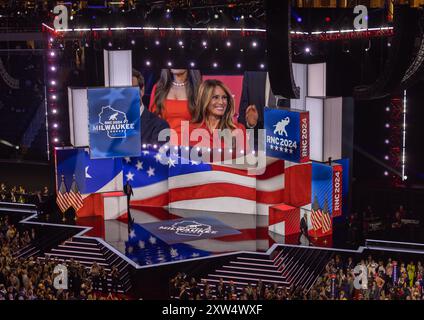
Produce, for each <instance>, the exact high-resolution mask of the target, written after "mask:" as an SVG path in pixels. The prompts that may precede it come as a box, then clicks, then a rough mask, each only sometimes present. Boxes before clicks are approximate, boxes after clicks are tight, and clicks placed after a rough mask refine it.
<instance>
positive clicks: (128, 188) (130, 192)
mask: <svg viewBox="0 0 424 320" xmlns="http://www.w3.org/2000/svg"><path fill="white" fill-rule="evenodd" d="M124 193H125V194H126V196H127V211H128V226H129V225H130V224H131V223H132V222H133V220H132V218H131V213H130V200H131V196H133V195H134V191H133V189H132V187H131V184H130V182H129V181H128V180H127V183H126V184H125V186H124Z"/></svg>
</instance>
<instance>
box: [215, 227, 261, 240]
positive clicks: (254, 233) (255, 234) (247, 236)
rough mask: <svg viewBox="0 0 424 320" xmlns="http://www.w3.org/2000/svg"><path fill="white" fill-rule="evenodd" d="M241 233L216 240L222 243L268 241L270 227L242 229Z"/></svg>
mask: <svg viewBox="0 0 424 320" xmlns="http://www.w3.org/2000/svg"><path fill="white" fill-rule="evenodd" d="M238 231H240V232H241V233H239V234H232V235H228V236H223V237H218V238H215V239H214V240H221V241H247V240H264V239H268V227H258V228H256V229H241V230H238Z"/></svg>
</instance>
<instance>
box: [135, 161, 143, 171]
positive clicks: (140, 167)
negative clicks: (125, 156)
mask: <svg viewBox="0 0 424 320" xmlns="http://www.w3.org/2000/svg"><path fill="white" fill-rule="evenodd" d="M135 167H136V168H137V171H139V170H142V169H143V162H141V161H140V160H137V164H136V165H135Z"/></svg>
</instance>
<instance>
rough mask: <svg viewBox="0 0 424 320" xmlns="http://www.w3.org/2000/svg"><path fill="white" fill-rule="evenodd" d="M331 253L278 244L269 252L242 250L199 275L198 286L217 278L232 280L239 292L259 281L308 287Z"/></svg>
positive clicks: (294, 287)
mask: <svg viewBox="0 0 424 320" xmlns="http://www.w3.org/2000/svg"><path fill="white" fill-rule="evenodd" d="M332 255H333V254H332V252H331V251H330V250H322V249H318V248H308V247H301V246H299V247H297V246H279V247H277V248H276V249H275V250H274V251H273V252H272V254H271V255H264V254H259V253H243V254H240V255H237V256H236V257H234V258H233V259H231V260H229V261H227V262H226V263H224V264H223V265H222V266H220V267H218V268H216V269H215V270H214V271H213V272H209V273H207V275H205V276H203V277H201V283H199V286H201V287H203V286H204V285H205V283H208V284H210V285H211V286H212V285H213V286H212V287H211V288H215V287H216V286H217V284H218V283H219V281H220V280H222V281H223V282H224V283H225V284H228V283H230V281H233V282H234V284H235V285H236V287H237V290H240V291H239V292H237V295H238V296H240V294H241V292H242V291H243V288H244V287H245V286H247V285H248V284H251V285H253V286H254V285H256V284H257V283H258V282H259V281H261V282H262V283H263V284H264V285H266V286H277V287H279V288H282V287H285V288H287V289H296V288H298V287H301V288H303V289H306V290H309V289H310V288H311V286H312V285H313V283H314V282H315V280H316V279H317V277H318V276H319V275H320V274H321V273H322V271H323V270H324V268H325V265H326V264H327V263H328V261H329V260H330V259H331V257H332Z"/></svg>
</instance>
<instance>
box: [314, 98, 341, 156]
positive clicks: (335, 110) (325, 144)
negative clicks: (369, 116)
mask: <svg viewBox="0 0 424 320" xmlns="http://www.w3.org/2000/svg"><path fill="white" fill-rule="evenodd" d="M306 110H307V111H309V118H310V144H311V155H310V158H311V160H314V161H319V162H324V161H327V160H328V158H330V157H331V158H332V159H333V160H336V159H341V157H342V98H341V97H335V98H314V97H306Z"/></svg>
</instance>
